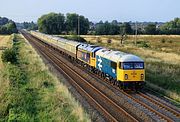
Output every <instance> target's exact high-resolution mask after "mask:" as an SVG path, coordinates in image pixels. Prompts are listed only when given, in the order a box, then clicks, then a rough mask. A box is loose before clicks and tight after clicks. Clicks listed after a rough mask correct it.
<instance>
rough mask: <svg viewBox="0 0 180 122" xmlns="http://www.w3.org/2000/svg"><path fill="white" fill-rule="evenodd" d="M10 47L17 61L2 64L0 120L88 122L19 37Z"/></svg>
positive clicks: (66, 90) (18, 36)
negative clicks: (15, 53)
mask: <svg viewBox="0 0 180 122" xmlns="http://www.w3.org/2000/svg"><path fill="white" fill-rule="evenodd" d="M13 48H16V49H17V50H16V51H17V57H18V62H17V63H16V64H11V63H5V64H4V65H5V70H4V71H2V73H1V75H0V77H1V85H3V84H5V85H4V86H5V87H6V89H4V90H3V91H2V92H3V94H2V95H1V96H0V103H1V104H0V121H43V122H44V121H70V122H74V121H90V119H89V117H88V115H87V114H86V113H85V112H84V110H83V108H82V107H81V106H80V105H79V104H78V103H77V101H76V100H75V99H74V98H73V97H72V96H71V94H70V93H69V91H68V89H67V88H66V87H65V86H64V85H63V84H62V83H60V82H59V81H58V79H57V78H56V77H55V76H53V75H52V74H51V73H50V72H49V71H48V68H47V67H46V66H45V65H44V64H43V62H42V60H41V59H40V57H39V56H38V55H37V54H36V52H35V51H34V49H33V48H32V47H31V46H30V45H29V44H28V43H27V42H26V41H25V40H24V38H23V37H22V36H21V35H15V38H14V44H13Z"/></svg>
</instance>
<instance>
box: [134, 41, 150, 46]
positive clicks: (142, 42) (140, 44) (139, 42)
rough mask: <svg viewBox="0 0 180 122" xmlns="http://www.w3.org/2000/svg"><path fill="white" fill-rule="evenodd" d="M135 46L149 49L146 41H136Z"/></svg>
mask: <svg viewBox="0 0 180 122" xmlns="http://www.w3.org/2000/svg"><path fill="white" fill-rule="evenodd" d="M137 44H138V45H139V47H145V48H148V47H150V45H148V44H147V42H146V41H138V42H137Z"/></svg>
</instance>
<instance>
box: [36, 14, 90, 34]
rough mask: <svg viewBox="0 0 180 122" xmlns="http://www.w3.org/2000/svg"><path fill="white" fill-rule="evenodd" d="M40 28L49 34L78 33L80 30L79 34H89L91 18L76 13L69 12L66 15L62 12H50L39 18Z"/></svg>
mask: <svg viewBox="0 0 180 122" xmlns="http://www.w3.org/2000/svg"><path fill="white" fill-rule="evenodd" d="M78 23H79V24H78ZM78 28H79V30H78ZM38 29H39V31H40V32H43V33H47V34H78V31H79V34H87V32H88V30H89V20H88V19H87V18H85V17H84V16H82V15H78V14H76V13H68V14H66V16H64V14H61V13H49V14H46V15H43V16H41V17H40V18H39V19H38Z"/></svg>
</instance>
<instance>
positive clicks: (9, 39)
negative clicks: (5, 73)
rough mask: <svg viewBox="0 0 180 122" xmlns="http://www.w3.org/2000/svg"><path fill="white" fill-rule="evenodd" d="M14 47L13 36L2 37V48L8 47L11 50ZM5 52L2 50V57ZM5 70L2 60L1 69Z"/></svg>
mask: <svg viewBox="0 0 180 122" xmlns="http://www.w3.org/2000/svg"><path fill="white" fill-rule="evenodd" d="M11 46H12V36H10V35H0V48H1V47H7V48H10V47H11ZM2 51H3V50H0V57H1V54H2ZM2 68H3V64H2V61H1V60H0V69H2Z"/></svg>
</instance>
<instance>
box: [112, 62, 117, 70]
mask: <svg viewBox="0 0 180 122" xmlns="http://www.w3.org/2000/svg"><path fill="white" fill-rule="evenodd" d="M111 67H112V68H113V69H116V67H117V63H116V62H113V61H111Z"/></svg>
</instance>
